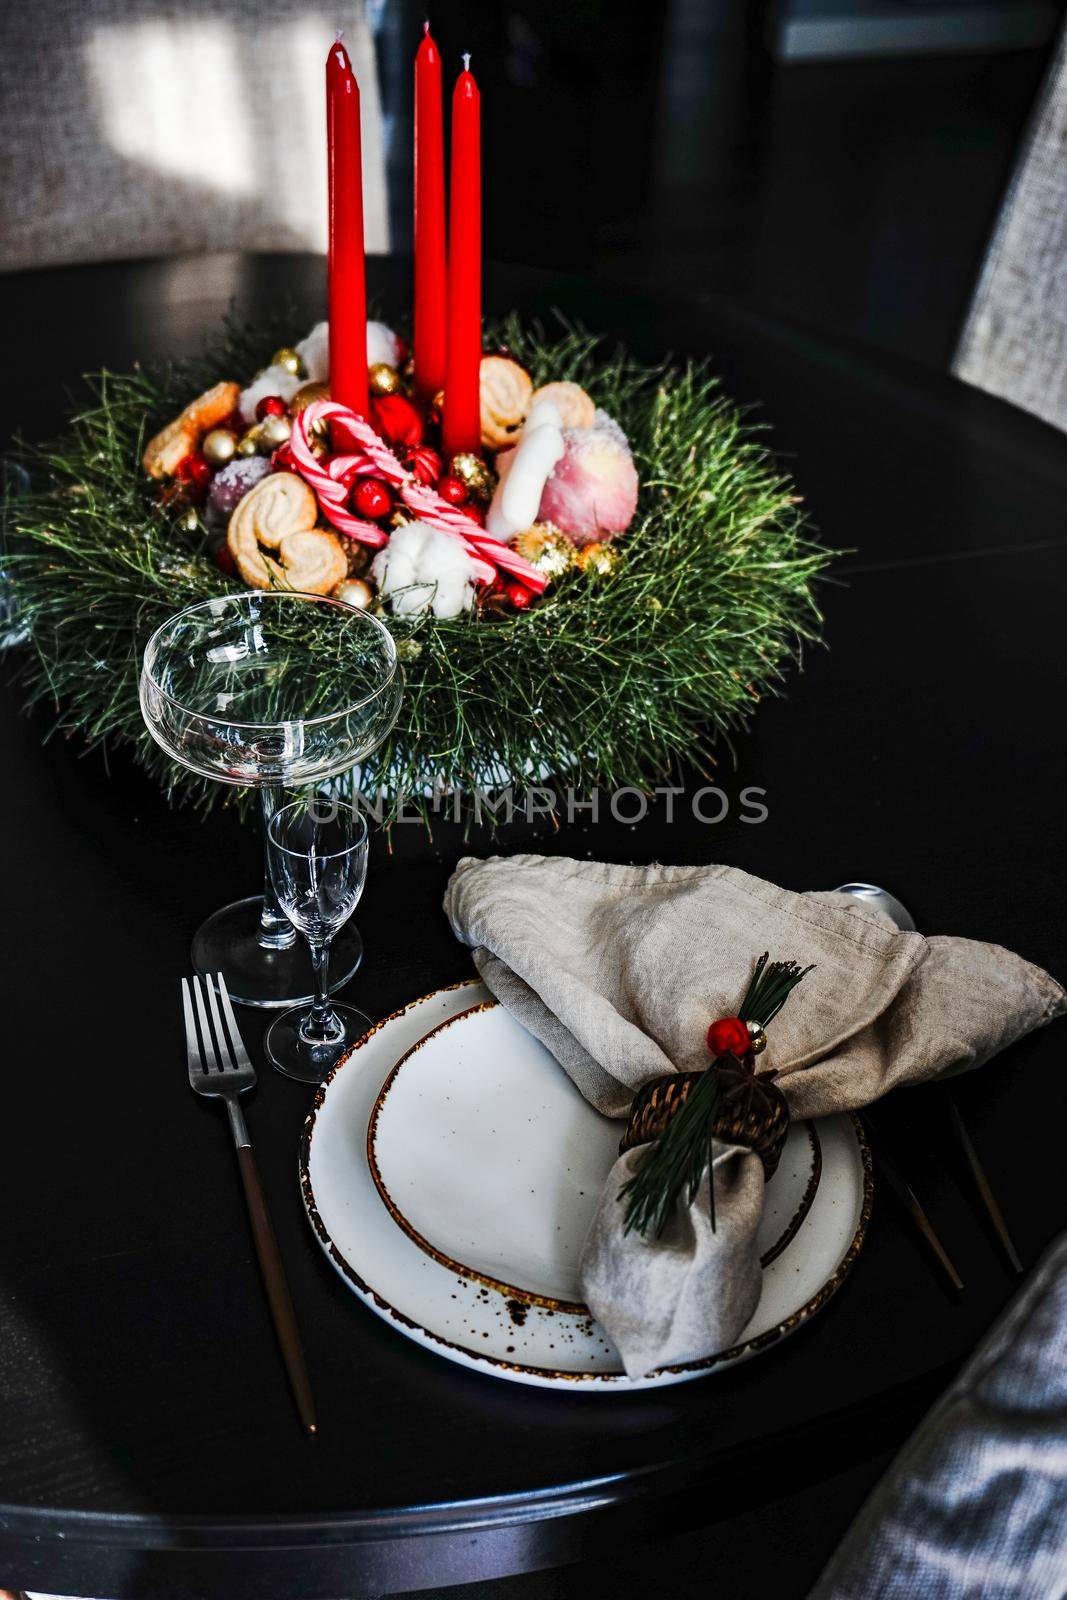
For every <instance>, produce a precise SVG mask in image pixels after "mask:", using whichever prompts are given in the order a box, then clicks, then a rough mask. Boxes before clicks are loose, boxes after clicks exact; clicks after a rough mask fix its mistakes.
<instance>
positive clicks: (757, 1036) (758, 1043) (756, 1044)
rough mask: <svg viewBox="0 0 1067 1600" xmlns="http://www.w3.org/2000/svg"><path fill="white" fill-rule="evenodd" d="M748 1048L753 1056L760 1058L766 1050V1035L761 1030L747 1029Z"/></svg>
mask: <svg viewBox="0 0 1067 1600" xmlns="http://www.w3.org/2000/svg"><path fill="white" fill-rule="evenodd" d="M748 1047H749V1049H750V1050H751V1051H752V1054H753V1055H754V1056H761V1055H762V1054H763V1052H764V1050H766V1048H767V1035H766V1034H765V1033H764V1031H763V1029H762V1028H749V1030H748Z"/></svg>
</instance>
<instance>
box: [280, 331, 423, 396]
mask: <svg viewBox="0 0 1067 1600" xmlns="http://www.w3.org/2000/svg"><path fill="white" fill-rule="evenodd" d="M295 349H296V353H297V355H298V356H299V357H300V359H301V361H302V362H303V363H304V371H305V373H306V374H307V376H306V377H304V378H301V379H300V380H299V381H300V383H329V381H330V324H329V323H328V322H316V324H315V326H314V327H313V328H312V330H311V332H310V333H309V334H308V336H307V338H306V339H301V341H300V343H299V344H298V345H296V346H295ZM399 360H400V340H399V339H398V338H397V336H396V334H395V333H394V332H393V330H392V328H389V327H387V326H386V324H385V323H384V322H368V323H367V365H368V367H373V366H376V365H377V364H378V362H380V361H384V362H385V364H386V365H387V366H390V367H395V366H396V365H397V364H398V363H399Z"/></svg>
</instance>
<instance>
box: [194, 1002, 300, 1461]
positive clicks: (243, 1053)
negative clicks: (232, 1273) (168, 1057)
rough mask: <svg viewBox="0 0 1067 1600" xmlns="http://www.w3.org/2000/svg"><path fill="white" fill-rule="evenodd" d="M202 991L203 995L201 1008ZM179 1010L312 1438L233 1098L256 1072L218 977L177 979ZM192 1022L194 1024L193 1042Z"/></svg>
mask: <svg viewBox="0 0 1067 1600" xmlns="http://www.w3.org/2000/svg"><path fill="white" fill-rule="evenodd" d="M216 986H217V989H218V994H217V995H216ZM190 989H191V990H192V994H191V995H190ZM204 991H206V992H207V1006H206V1007H205V1005H204ZM194 1000H195V1002H196V1016H195V1018H194V1014H193V1001H194ZM220 1000H221V1002H222V1010H223V1011H224V1012H225V1014H226V1022H227V1024H228V1027H229V1032H228V1036H227V1029H226V1028H225V1027H224V1026H223V1021H222V1017H221V1015H220V1013H219V1001H220ZM182 1009H183V1010H184V1012H185V1042H186V1046H187V1048H188V1052H189V1086H190V1088H191V1089H193V1091H194V1092H195V1093H196V1094H202V1095H204V1096H205V1097H206V1098H207V1099H209V1100H221V1101H222V1102H223V1104H224V1105H225V1107H226V1114H227V1116H228V1117H229V1119H230V1129H231V1131H232V1133H233V1142H234V1144H235V1145H236V1146H237V1161H238V1165H239V1166H240V1168H241V1181H242V1182H243V1184H244V1191H245V1200H246V1201H247V1202H248V1215H249V1218H250V1220H251V1223H252V1237H253V1239H254V1240H255V1244H256V1255H257V1256H258V1257H259V1267H260V1271H261V1272H262V1274H263V1283H264V1287H265V1288H266V1291H267V1300H268V1301H269V1303H270V1311H271V1316H272V1317H273V1318H274V1329H275V1332H276V1333H277V1335H278V1343H279V1344H280V1345H281V1351H282V1358H283V1360H284V1361H285V1370H286V1371H287V1373H288V1374H289V1382H290V1383H291V1385H292V1388H293V1397H294V1399H295V1400H296V1408H297V1411H298V1412H299V1413H300V1420H301V1422H302V1423H303V1424H304V1427H305V1428H306V1429H307V1431H308V1433H316V1432H317V1431H318V1424H317V1423H316V1421H315V1406H314V1402H313V1401H312V1398H311V1384H310V1383H309V1381H308V1374H307V1366H306V1364H305V1362H304V1351H303V1346H302V1345H301V1342H300V1330H299V1328H298V1327H297V1325H296V1312H295V1311H294V1310H293V1300H292V1296H291V1295H290V1293H289V1285H288V1283H287V1282H286V1278H285V1268H284V1267H283V1266H282V1258H281V1253H280V1251H279V1249H278V1241H277V1239H276V1238H275V1235H274V1227H273V1224H272V1223H271V1220H270V1212H269V1211H268V1210H267V1202H266V1199H265V1198H264V1195H263V1186H262V1184H261V1183H260V1180H259V1169H258V1168H257V1166H256V1158H255V1156H254V1155H253V1154H252V1140H251V1139H250V1138H249V1135H248V1128H247V1126H246V1125H245V1119H244V1115H243V1113H242V1111H241V1107H240V1105H239V1104H238V1096H239V1095H242V1094H243V1093H244V1092H245V1090H246V1089H251V1088H253V1087H254V1085H255V1081H256V1069H255V1067H254V1066H253V1065H252V1063H251V1061H250V1060H249V1057H248V1051H247V1050H246V1049H245V1047H244V1041H243V1040H242V1038H241V1035H240V1033H239V1031H238V1028H237V1019H236V1017H235V1016H234V1014H233V1006H232V1005H231V1004H230V996H229V992H228V990H227V988H226V983H225V980H224V979H223V976H222V973H221V972H219V973H217V974H216V975H215V983H214V984H212V981H211V979H210V978H204V979H203V980H202V981H201V979H199V978H193V979H192V982H191V984H190V982H189V981H188V980H187V979H185V978H183V979H182ZM209 1011H210V1014H211V1020H210V1023H209V1021H208V1012H209ZM197 1020H199V1023H200V1037H199V1039H198V1038H197V1029H196V1022H197Z"/></svg>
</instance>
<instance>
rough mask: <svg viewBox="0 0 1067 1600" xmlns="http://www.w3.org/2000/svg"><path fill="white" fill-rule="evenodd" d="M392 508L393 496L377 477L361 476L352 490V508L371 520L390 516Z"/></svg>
mask: <svg viewBox="0 0 1067 1600" xmlns="http://www.w3.org/2000/svg"><path fill="white" fill-rule="evenodd" d="M392 509H393V497H392V495H391V494H390V493H389V490H388V489H387V488H386V487H385V484H384V483H379V481H378V479H377V478H361V479H360V480H359V482H358V483H357V484H356V487H355V488H354V489H353V490H352V510H353V511H355V512H356V514H357V515H358V516H361V517H366V518H367V520H368V521H369V522H375V521H377V519H378V518H379V517H385V516H388V515H389V512H390V511H392Z"/></svg>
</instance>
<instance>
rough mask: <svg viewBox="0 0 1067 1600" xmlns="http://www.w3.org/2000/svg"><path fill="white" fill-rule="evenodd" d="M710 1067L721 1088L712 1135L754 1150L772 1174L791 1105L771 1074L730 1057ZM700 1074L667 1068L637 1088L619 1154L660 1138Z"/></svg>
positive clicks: (786, 1127) (783, 1141) (771, 1174)
mask: <svg viewBox="0 0 1067 1600" xmlns="http://www.w3.org/2000/svg"><path fill="white" fill-rule="evenodd" d="M708 1071H709V1072H717V1073H718V1074H719V1079H720V1085H721V1091H722V1099H721V1102H720V1106H719V1111H718V1114H717V1116H716V1118H715V1124H714V1130H713V1131H714V1135H715V1138H716V1139H721V1140H722V1142H723V1144H739V1145H742V1146H743V1147H744V1148H745V1149H746V1150H753V1151H754V1152H755V1153H756V1155H758V1156H759V1158H760V1160H761V1161H762V1162H763V1170H764V1173H765V1174H766V1176H767V1177H768V1178H770V1177H772V1176H773V1175H774V1172H775V1170H776V1169H777V1166H778V1162H779V1159H780V1157H781V1154H782V1147H783V1145H784V1144H785V1136H786V1134H787V1133H788V1132H789V1107H788V1105H787V1104H786V1101H785V1096H784V1095H783V1094H782V1091H781V1090H780V1089H779V1088H778V1086H777V1085H776V1084H775V1083H773V1082H772V1081H771V1080H772V1076H773V1075H772V1074H771V1073H761V1074H759V1075H757V1074H756V1073H755V1072H753V1071H752V1069H751V1067H747V1066H745V1065H744V1064H742V1063H739V1062H734V1060H733V1058H731V1057H723V1058H722V1059H721V1060H719V1061H717V1062H714V1063H713V1064H712V1065H711V1066H710V1067H709V1068H708ZM702 1077H703V1073H700V1072H669V1073H667V1074H665V1076H664V1077H662V1078H653V1079H652V1081H651V1082H650V1083H646V1084H645V1086H644V1088H642V1089H639V1090H638V1092H637V1094H636V1095H635V1097H634V1103H633V1105H632V1106H631V1107H630V1120H629V1122H628V1123H627V1125H626V1132H625V1133H624V1134H623V1136H622V1139H621V1140H620V1141H619V1154H620V1155H624V1154H625V1152H626V1151H627V1150H633V1149H634V1148H635V1147H636V1146H637V1145H641V1144H650V1143H651V1142H652V1140H653V1139H658V1138H659V1137H660V1135H661V1134H663V1133H664V1132H665V1131H666V1129H667V1127H668V1125H669V1124H670V1122H671V1120H672V1118H673V1117H674V1116H675V1115H676V1114H677V1113H678V1112H679V1111H680V1110H681V1109H682V1107H683V1106H684V1105H685V1102H686V1100H687V1099H688V1098H689V1093H690V1090H691V1089H692V1088H693V1086H694V1085H695V1084H697V1083H699V1082H700V1079H701V1078H702Z"/></svg>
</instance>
